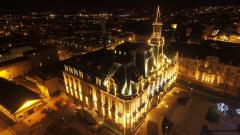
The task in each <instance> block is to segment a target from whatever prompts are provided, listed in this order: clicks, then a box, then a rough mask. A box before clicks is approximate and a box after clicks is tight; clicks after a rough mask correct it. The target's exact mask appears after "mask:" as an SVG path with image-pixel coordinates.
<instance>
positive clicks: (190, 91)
mask: <svg viewBox="0 0 240 135" xmlns="http://www.w3.org/2000/svg"><path fill="white" fill-rule="evenodd" d="M192 90H193V88H191V89H190V97H191V96H192Z"/></svg>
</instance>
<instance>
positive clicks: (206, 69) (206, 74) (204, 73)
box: [178, 56, 240, 90]
mask: <svg viewBox="0 0 240 135" xmlns="http://www.w3.org/2000/svg"><path fill="white" fill-rule="evenodd" d="M178 73H179V77H185V78H187V79H190V80H195V81H199V82H202V83H205V84H209V85H214V86H217V87H222V88H226V87H227V89H230V90H237V89H240V67H239V66H233V65H228V64H224V63H221V62H220V61H219V58H218V57H215V56H208V57H207V58H206V59H196V58H190V57H181V58H180V62H179V69H178Z"/></svg>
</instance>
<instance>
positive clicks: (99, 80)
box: [96, 77, 102, 86]
mask: <svg viewBox="0 0 240 135" xmlns="http://www.w3.org/2000/svg"><path fill="white" fill-rule="evenodd" d="M96 85H98V86H101V85H102V80H101V79H99V78H98V77H96Z"/></svg>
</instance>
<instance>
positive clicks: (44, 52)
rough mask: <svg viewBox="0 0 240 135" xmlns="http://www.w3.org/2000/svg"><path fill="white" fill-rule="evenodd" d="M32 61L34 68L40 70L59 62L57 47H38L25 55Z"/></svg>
mask: <svg viewBox="0 0 240 135" xmlns="http://www.w3.org/2000/svg"><path fill="white" fill-rule="evenodd" d="M24 56H26V57H28V58H29V59H30V61H31V65H32V67H33V68H38V67H42V66H46V65H48V64H52V63H54V62H57V61H59V57H58V51H57V48H56V47H46V46H44V47H38V48H37V49H36V50H32V51H28V52H26V53H24Z"/></svg>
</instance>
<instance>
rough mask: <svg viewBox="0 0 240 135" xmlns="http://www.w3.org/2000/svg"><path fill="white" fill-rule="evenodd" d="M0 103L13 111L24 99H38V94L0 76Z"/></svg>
mask: <svg viewBox="0 0 240 135" xmlns="http://www.w3.org/2000/svg"><path fill="white" fill-rule="evenodd" d="M0 86H1V89H0V92H1V94H0V104H1V105H2V106H4V107H5V108H6V109H8V110H9V111H10V112H11V113H15V112H16V111H17V110H18V109H19V108H20V107H21V106H22V105H23V104H24V103H25V102H26V101H29V100H34V99H39V98H40V97H39V95H38V94H36V93H34V92H32V91H30V90H28V89H27V88H25V87H23V86H20V85H16V84H15V83H13V82H9V81H7V80H5V79H3V78H0Z"/></svg>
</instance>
